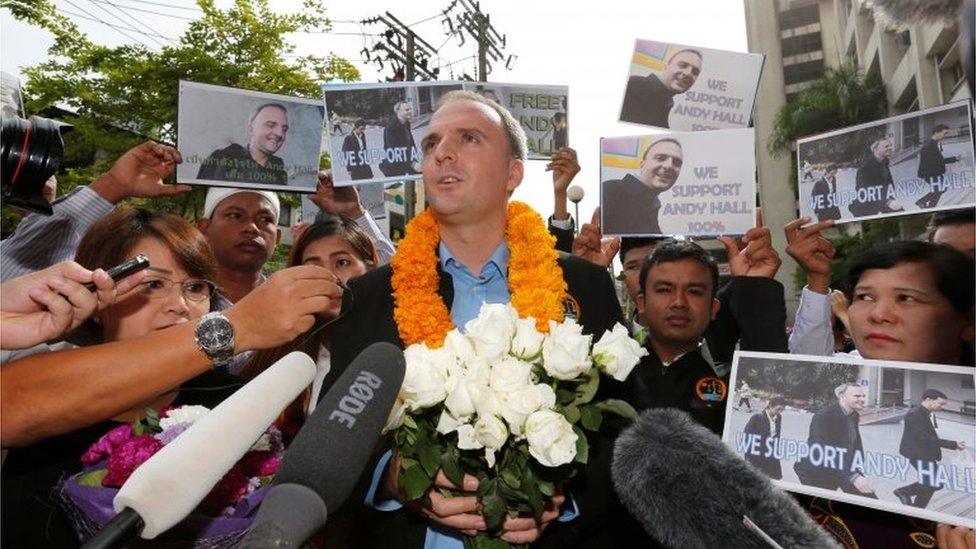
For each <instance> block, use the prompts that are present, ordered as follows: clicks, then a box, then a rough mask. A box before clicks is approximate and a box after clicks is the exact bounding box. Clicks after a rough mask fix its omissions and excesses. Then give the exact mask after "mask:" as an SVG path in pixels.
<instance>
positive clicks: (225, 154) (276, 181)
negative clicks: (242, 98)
mask: <svg viewBox="0 0 976 549" xmlns="http://www.w3.org/2000/svg"><path fill="white" fill-rule="evenodd" d="M287 133H288V110H287V109H285V107H284V105H281V104H280V103H265V104H264V105H261V106H260V107H258V108H257V109H255V110H254V112H253V113H251V117H250V118H249V119H248V121H247V146H246V147H242V146H241V145H238V144H237V143H231V144H230V145H229V146H227V147H224V148H223V149H218V150H216V151H214V152H212V153H210V156H208V157H207V159H206V160H204V161H203V164H202V165H201V166H200V171H199V172H197V179H204V180H209V181H233V182H234V183H260V184H264V185H282V186H284V185H287V184H288V172H287V171H286V170H285V163H284V161H282V160H281V158H279V157H277V156H275V155H274V153H276V152H278V149H280V148H281V147H282V145H284V144H285V136H286V135H287Z"/></svg>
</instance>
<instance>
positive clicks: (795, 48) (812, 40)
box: [780, 32, 823, 57]
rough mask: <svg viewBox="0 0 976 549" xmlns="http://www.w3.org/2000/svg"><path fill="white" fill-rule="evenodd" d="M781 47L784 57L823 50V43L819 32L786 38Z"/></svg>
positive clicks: (781, 42)
mask: <svg viewBox="0 0 976 549" xmlns="http://www.w3.org/2000/svg"><path fill="white" fill-rule="evenodd" d="M780 45H781V47H782V49H783V57H789V56H791V55H800V54H801V53H810V52H812V51H821V50H823V41H822V40H821V38H820V33H819V32H814V33H810V34H801V35H799V36H791V37H789V38H784V39H783V40H781V41H780Z"/></svg>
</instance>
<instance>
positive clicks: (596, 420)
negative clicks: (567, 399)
mask: <svg viewBox="0 0 976 549" xmlns="http://www.w3.org/2000/svg"><path fill="white" fill-rule="evenodd" d="M580 423H582V424H583V428H584V429H586V430H587V431H599V430H600V424H601V423H603V413H602V412H600V410H599V409H597V407H596V406H584V407H582V408H580Z"/></svg>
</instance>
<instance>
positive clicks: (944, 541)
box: [935, 524, 976, 549]
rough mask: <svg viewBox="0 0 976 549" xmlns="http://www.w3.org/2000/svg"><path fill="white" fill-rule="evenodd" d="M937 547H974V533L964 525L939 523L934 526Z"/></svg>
mask: <svg viewBox="0 0 976 549" xmlns="http://www.w3.org/2000/svg"><path fill="white" fill-rule="evenodd" d="M935 541H936V543H937V544H938V547H939V549H976V534H974V532H973V530H971V529H969V528H966V527H965V526H952V525H951V524H939V525H938V526H936V528H935Z"/></svg>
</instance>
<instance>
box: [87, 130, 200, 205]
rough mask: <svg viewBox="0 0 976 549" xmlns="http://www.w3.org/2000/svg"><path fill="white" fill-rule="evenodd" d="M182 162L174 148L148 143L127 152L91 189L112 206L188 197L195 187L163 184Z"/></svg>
mask: <svg viewBox="0 0 976 549" xmlns="http://www.w3.org/2000/svg"><path fill="white" fill-rule="evenodd" d="M182 161H183V157H182V156H180V152H179V151H177V150H176V149H174V148H173V147H168V146H166V145H160V144H159V143H155V142H153V141H146V142H145V143H143V144H141V145H137V146H135V147H133V148H131V149H129V150H128V151H126V153H125V154H123V155H122V156H121V157H120V158H119V159H118V160H116V161H115V164H112V167H111V168H110V169H109V170H108V172H106V173H104V174H102V175H100V176H99V177H98V178H97V179H95V181H93V182H92V184H91V186H90V187H91V189H92V190H93V191H95V192H97V193H98V194H100V195H101V196H102V197H103V198H104V199H105V200H108V201H109V202H112V203H116V202H119V201H120V200H122V199H123V198H152V197H156V196H170V195H174V194H179V193H184V192H187V191H189V190H190V189H191V188H192V187H190V186H189V185H167V184H165V183H163V179H166V177H168V176H169V174H171V173H172V172H173V168H174V167H175V166H176V165H177V164H179V163H180V162H182Z"/></svg>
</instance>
